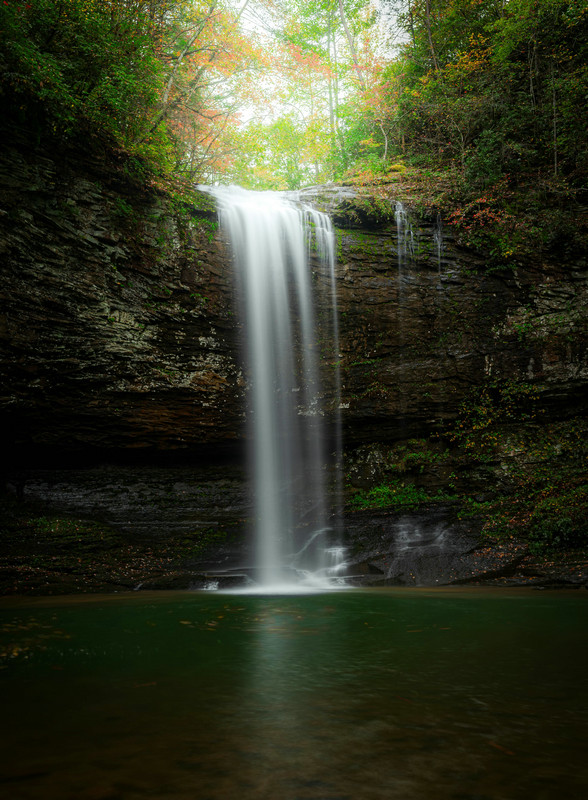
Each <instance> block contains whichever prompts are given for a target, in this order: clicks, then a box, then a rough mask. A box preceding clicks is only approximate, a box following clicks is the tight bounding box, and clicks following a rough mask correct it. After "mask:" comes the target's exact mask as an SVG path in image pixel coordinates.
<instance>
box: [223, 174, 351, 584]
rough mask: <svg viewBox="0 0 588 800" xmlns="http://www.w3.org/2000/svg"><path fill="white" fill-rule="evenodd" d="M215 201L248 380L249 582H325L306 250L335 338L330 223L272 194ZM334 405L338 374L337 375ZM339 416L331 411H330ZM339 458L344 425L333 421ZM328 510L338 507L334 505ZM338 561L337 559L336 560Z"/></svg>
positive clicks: (320, 438)
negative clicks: (236, 292) (234, 286)
mask: <svg viewBox="0 0 588 800" xmlns="http://www.w3.org/2000/svg"><path fill="white" fill-rule="evenodd" d="M208 191H210V192H211V193H212V194H213V195H214V196H215V197H216V198H217V200H218V201H219V208H220V222H221V227H222V229H223V231H224V232H225V233H226V235H227V236H228V238H229V241H230V244H231V247H232V250H233V257H234V262H235V269H236V273H237V278H238V283H239V286H240V289H241V294H242V297H243V302H242V306H243V317H244V322H245V336H246V341H247V345H246V353H245V356H246V363H247V371H248V379H249V406H250V408H249V413H248V418H249V419H250V436H249V439H250V443H251V444H250V469H251V475H252V483H253V491H254V498H255V569H254V571H253V573H252V576H253V578H254V580H255V582H256V583H258V584H261V585H263V586H264V587H267V588H270V589H271V588H272V587H273V588H282V587H284V585H288V584H290V585H293V584H297V583H299V582H300V581H301V580H302V581H306V582H307V583H310V584H311V585H321V581H322V582H323V583H324V584H327V583H328V576H329V575H333V574H334V573H336V572H337V571H339V570H340V567H339V565H337V569H336V570H335V571H333V569H334V564H333V557H334V556H333V548H334V547H336V548H337V551H339V550H340V548H339V547H338V542H337V541H333V539H336V533H335V531H334V527H335V526H333V525H332V524H331V523H330V519H331V518H332V517H333V516H335V517H336V516H337V513H338V511H339V508H337V505H338V504H340V499H338V498H337V497H336V495H337V494H338V493H339V492H340V482H339V483H338V487H337V489H336V490H335V492H334V494H335V499H334V501H331V499H330V497H329V494H328V492H327V453H326V442H327V439H326V433H325V426H324V423H323V419H324V410H323V408H322V384H321V380H320V374H319V355H320V353H319V342H318V341H317V332H316V320H315V307H314V302H313V287H312V285H311V271H310V263H309V252H310V249H311V248H314V249H315V250H316V254H317V257H318V261H319V268H320V270H321V272H322V273H323V280H321V283H326V285H327V286H330V295H331V303H332V308H333V310H332V319H331V323H330V327H331V328H332V334H333V339H334V341H333V342H332V344H331V348H332V351H333V352H332V360H333V364H334V365H336V364H337V361H338V327H337V313H336V293H335V286H334V278H335V256H334V243H333V231H332V226H331V222H330V219H329V217H328V216H327V215H325V214H322V213H320V212H318V211H316V210H314V209H311V208H310V207H308V206H304V205H302V204H299V203H295V202H293V201H290V200H288V199H287V198H286V197H284V196H283V195H280V194H277V193H273V192H249V191H245V190H243V189H240V188H238V187H226V188H225V187H219V188H212V189H210V188H209V189H208ZM334 384H335V385H334V393H335V395H336V398H335V400H336V406H337V409H338V406H339V397H338V394H339V378H338V374H337V375H336V376H335V379H334ZM337 413H338V411H337ZM335 428H336V432H335V439H336V441H335V445H334V449H335V450H336V451H337V452H336V461H340V450H341V426H340V422H339V421H338V420H337V422H336V424H335ZM333 506H335V507H334V508H333ZM337 558H338V562H340V561H341V559H342V556H341V554H340V553H339V555H338V556H337Z"/></svg>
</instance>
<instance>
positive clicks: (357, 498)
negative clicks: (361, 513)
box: [349, 480, 455, 510]
mask: <svg viewBox="0 0 588 800" xmlns="http://www.w3.org/2000/svg"><path fill="white" fill-rule="evenodd" d="M454 500H455V495H454V494H448V493H446V492H442V491H437V492H436V493H428V492H427V491H426V490H425V489H423V488H422V487H418V486H414V485H413V484H411V483H403V482H402V481H400V480H398V481H392V482H390V483H387V484H382V485H380V486H374V487H372V488H371V489H367V490H358V491H356V492H355V494H353V495H352V496H351V497H350V499H349V507H350V508H352V509H357V510H359V509H368V508H397V509H409V508H411V509H414V508H418V507H421V506H427V505H431V504H432V503H448V502H452V501H454Z"/></svg>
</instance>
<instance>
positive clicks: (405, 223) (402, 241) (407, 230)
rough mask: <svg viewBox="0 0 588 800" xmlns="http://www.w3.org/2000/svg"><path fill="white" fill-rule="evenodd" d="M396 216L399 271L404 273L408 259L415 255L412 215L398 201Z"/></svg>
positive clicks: (395, 209)
mask: <svg viewBox="0 0 588 800" xmlns="http://www.w3.org/2000/svg"><path fill="white" fill-rule="evenodd" d="M394 218H395V222H396V236H397V238H396V249H397V255H398V272H399V274H400V275H402V273H403V270H404V267H405V266H406V263H407V261H408V260H410V259H411V258H413V256H414V232H413V229H412V224H411V221H410V217H409V216H408V213H407V211H406V209H405V207H404V205H403V204H402V203H401V202H400V201H397V202H396V206H395V208H394Z"/></svg>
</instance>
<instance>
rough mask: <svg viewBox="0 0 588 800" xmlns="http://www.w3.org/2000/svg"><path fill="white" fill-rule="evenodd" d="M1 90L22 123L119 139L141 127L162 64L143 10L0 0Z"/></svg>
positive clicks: (84, 0) (73, 0)
mask: <svg viewBox="0 0 588 800" xmlns="http://www.w3.org/2000/svg"><path fill="white" fill-rule="evenodd" d="M0 27H1V28H2V30H3V39H2V46H1V48H0V64H1V65H2V72H3V80H2V84H3V90H4V93H5V94H7V98H5V99H8V100H9V101H12V102H14V103H16V104H17V105H18V108H19V109H20V110H21V112H22V113H23V116H24V117H25V119H26V120H27V122H28V123H29V124H33V125H34V124H37V125H48V127H49V129H50V130H51V131H52V132H53V133H54V134H56V135H59V136H65V135H69V134H71V133H72V132H74V131H75V130H76V129H78V128H79V127H80V126H81V125H83V126H84V127H86V128H89V129H91V130H93V131H96V132H98V133H103V134H106V135H108V136H110V137H112V138H114V139H115V140H116V141H118V142H120V143H121V144H123V145H125V146H130V145H131V144H132V143H133V142H134V141H136V140H137V139H139V138H140V137H141V135H142V133H143V131H144V129H145V124H146V115H145V109H148V108H150V107H151V106H152V105H153V104H154V103H155V102H156V99H157V90H158V88H159V85H158V81H159V76H160V72H161V64H160V62H159V60H158V59H157V57H156V54H155V44H154V41H153V39H152V38H151V37H150V36H149V30H148V29H149V21H148V19H147V17H146V15H145V14H144V13H141V12H137V13H136V14H135V15H133V16H131V15H127V14H125V6H124V5H123V4H121V5H120V6H118V7H117V6H116V5H114V4H111V3H101V2H97V0H96V1H92V0H68V2H65V3H57V2H52V1H51V0H30V2H28V3H17V2H11V3H4V4H2V5H0Z"/></svg>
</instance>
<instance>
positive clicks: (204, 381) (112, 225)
mask: <svg viewBox="0 0 588 800" xmlns="http://www.w3.org/2000/svg"><path fill="white" fill-rule="evenodd" d="M138 167H140V165H138V164H136V163H133V162H132V161H129V159H128V158H125V157H123V156H120V158H119V160H118V162H117V161H116V160H115V161H113V158H112V155H110V158H109V160H106V159H105V158H100V157H99V154H98V155H96V154H94V155H93V156H90V155H88V154H87V153H85V152H83V151H82V150H81V149H78V150H75V149H74V150H71V149H70V150H68V151H65V152H61V153H57V154H56V153H55V152H52V153H51V155H50V156H49V155H46V154H45V155H44V154H39V153H37V152H31V149H30V145H29V143H28V142H26V141H23V142H21V143H20V146H19V142H18V139H16V140H15V141H14V142H13V145H12V146H11V147H10V148H9V149H7V150H6V151H5V152H4V154H3V157H2V159H1V161H0V185H1V186H2V194H1V196H0V258H1V261H2V274H3V281H2V287H1V289H0V306H1V311H0V347H1V361H2V367H1V369H2V372H1V383H2V390H1V395H2V397H1V401H0V402H1V406H2V438H3V439H4V442H5V447H6V446H7V447H8V448H9V449H12V450H13V452H15V454H16V455H18V452H19V451H20V450H21V449H22V448H27V447H29V446H32V445H35V446H39V447H42V448H43V449H45V450H47V451H52V450H56V451H66V452H67V451H72V452H75V451H80V450H86V451H87V450H88V449H90V450H91V449H97V450H108V451H111V450H126V449H129V448H130V449H135V450H142V451H145V450H148V449H149V450H160V451H165V450H175V449H178V448H189V447H195V446H198V445H204V444H209V443H211V442H213V443H218V442H232V441H234V440H235V439H236V438H238V437H239V436H240V434H241V420H242V415H243V411H242V403H241V386H242V379H241V377H240V368H239V366H238V358H237V352H238V325H237V324H236V322H235V315H234V302H233V297H232V295H233V282H232V276H231V270H230V266H229V265H228V263H227V257H226V254H225V252H224V248H223V246H222V244H221V243H219V242H218V241H216V240H215V238H214V235H215V229H216V213H215V210H214V209H213V208H211V207H210V204H209V203H208V202H207V200H206V198H205V196H202V198H200V199H201V202H200V207H198V208H195V207H186V206H185V205H183V206H178V205H177V204H176V205H175V206H174V202H173V197H171V196H170V195H166V194H164V193H162V192H159V191H156V190H155V189H150V188H149V187H148V186H145V184H144V182H141V181H140V180H139V178H138V177H137V176H136V174H135V175H134V174H133V171H134V170H135V171H136V170H137V169H138Z"/></svg>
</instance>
